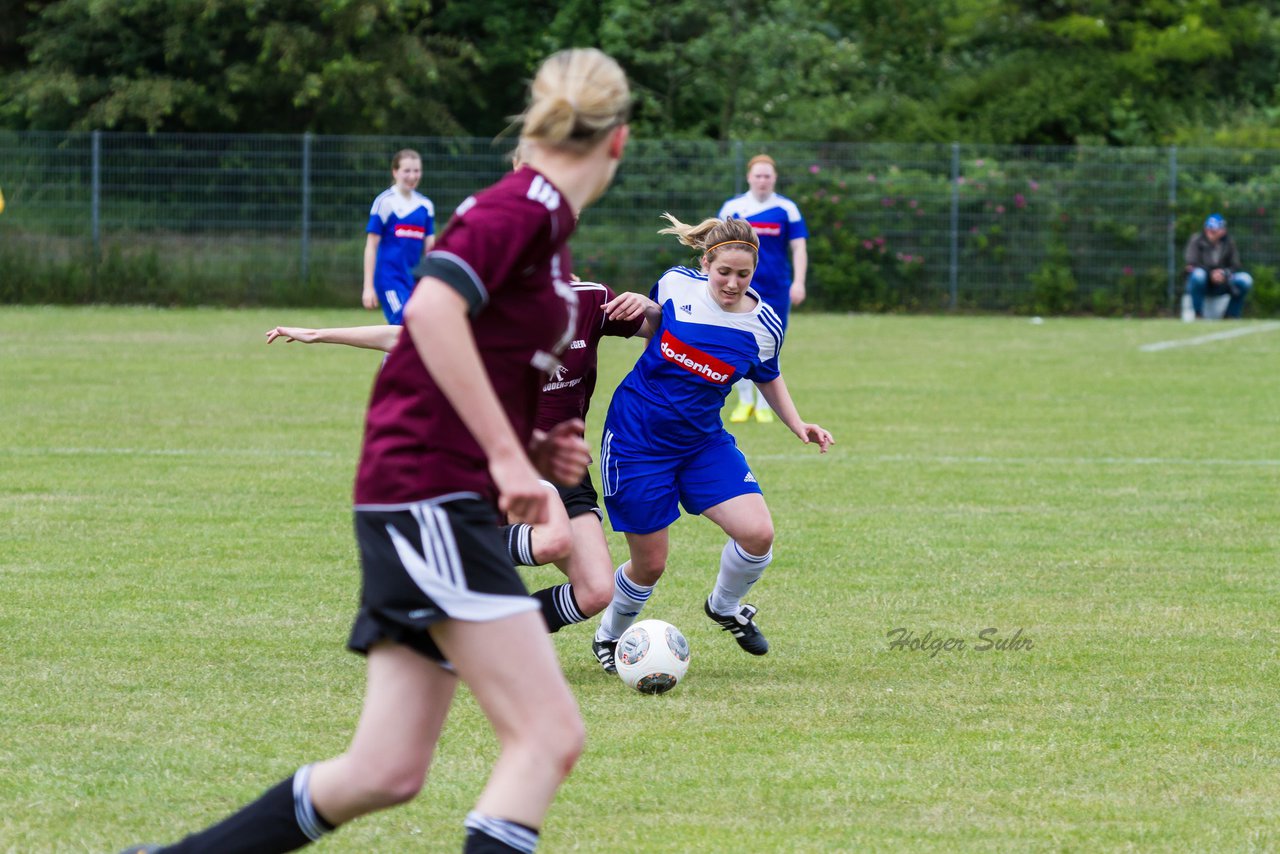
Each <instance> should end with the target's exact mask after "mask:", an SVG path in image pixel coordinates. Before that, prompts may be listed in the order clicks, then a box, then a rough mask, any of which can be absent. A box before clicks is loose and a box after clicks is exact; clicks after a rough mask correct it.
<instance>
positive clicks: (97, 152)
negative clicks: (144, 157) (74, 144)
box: [89, 130, 102, 293]
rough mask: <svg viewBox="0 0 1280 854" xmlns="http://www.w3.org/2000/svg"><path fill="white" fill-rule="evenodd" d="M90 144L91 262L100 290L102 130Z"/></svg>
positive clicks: (94, 135)
mask: <svg viewBox="0 0 1280 854" xmlns="http://www.w3.org/2000/svg"><path fill="white" fill-rule="evenodd" d="M90 139H91V140H92V142H91V144H90V148H89V150H90V152H91V154H90V169H91V172H90V179H89V232H90V237H91V239H92V240H93V257H92V258H91V259H90V262H89V270H90V277H91V278H92V279H93V290H94V292H95V293H97V290H98V259H99V257H100V256H101V254H102V230H101V214H102V131H100V130H95V131H94V132H93V134H92V135H91V137H90Z"/></svg>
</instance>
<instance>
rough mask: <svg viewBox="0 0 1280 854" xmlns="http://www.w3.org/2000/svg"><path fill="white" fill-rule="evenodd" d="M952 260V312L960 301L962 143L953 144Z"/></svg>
mask: <svg viewBox="0 0 1280 854" xmlns="http://www.w3.org/2000/svg"><path fill="white" fill-rule="evenodd" d="M950 238H951V260H950V264H949V267H950V269H949V270H948V278H949V283H950V292H951V310H952V311H955V310H956V306H957V305H958V304H959V300H960V284H959V282H960V143H958V142H953V143H951V234H950Z"/></svg>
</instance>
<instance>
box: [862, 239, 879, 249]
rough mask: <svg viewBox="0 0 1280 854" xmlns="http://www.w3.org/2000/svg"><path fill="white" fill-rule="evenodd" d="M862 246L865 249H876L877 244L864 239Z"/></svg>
mask: <svg viewBox="0 0 1280 854" xmlns="http://www.w3.org/2000/svg"><path fill="white" fill-rule="evenodd" d="M862 248H863V249H875V248H876V245H875V244H874V243H872V242H871V241H870V240H864V241H862Z"/></svg>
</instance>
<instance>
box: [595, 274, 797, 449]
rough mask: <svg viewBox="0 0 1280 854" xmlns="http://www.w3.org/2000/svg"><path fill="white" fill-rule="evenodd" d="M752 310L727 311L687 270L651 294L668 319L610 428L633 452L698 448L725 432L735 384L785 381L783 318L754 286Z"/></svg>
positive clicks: (618, 394) (628, 384)
mask: <svg viewBox="0 0 1280 854" xmlns="http://www.w3.org/2000/svg"><path fill="white" fill-rule="evenodd" d="M747 293H748V294H749V295H750V296H752V297H755V302H756V305H755V307H754V308H752V309H751V310H750V311H747V312H742V313H736V312H729V311H725V310H724V309H723V308H721V307H720V306H719V304H717V303H716V301H715V299H714V298H713V297H712V296H711V293H710V290H709V288H708V286H707V277H706V276H705V275H703V274H702V273H700V272H698V271H696V270H691V269H688V268H687V267H672V268H671V269H670V270H668V271H667V272H666V273H664V274H663V276H662V278H660V279H659V280H658V282H657V284H656V285H654V287H653V290H652V291H651V292H650V297H651V298H652V299H653V300H654V302H656V303H658V305H659V306H661V308H662V322H661V324H660V325H659V327H658V329H656V330H655V331H654V334H653V337H652V339H650V341H649V344H648V346H646V347H645V350H644V352H643V353H641V355H640V358H639V360H638V361H637V362H636V364H635V367H634V368H632V369H631V372H630V373H629V374H627V376H626V377H625V378H624V379H623V380H622V382H621V383H620V384H619V386H618V389H617V391H615V392H614V395H613V400H612V401H611V403H610V405H609V414H608V416H607V418H606V421H605V426H606V429H608V430H610V431H612V432H613V433H615V434H617V435H619V436H625V437H627V439H628V442H629V443H630V444H631V445H632V446H633V447H645V448H648V449H650V450H652V451H653V452H654V453H655V454H662V455H670V454H680V453H686V452H689V451H692V450H696V448H697V446H698V445H700V444H701V443H703V442H704V441H705V440H707V439H708V438H710V437H714V436H717V435H719V434H720V433H721V432H722V431H723V430H724V425H723V424H722V423H721V421H720V409H721V408H722V407H723V406H724V400H725V397H727V396H728V394H729V390H730V389H731V388H732V387H733V384H734V382H736V381H737V380H739V379H742V378H743V377H746V378H747V379H750V380H753V381H755V382H771V381H773V380H775V379H777V378H778V375H779V368H778V354H779V351H780V350H781V349H782V338H783V331H782V321H781V320H780V319H779V318H778V315H777V313H776V312H775V311H774V310H773V309H772V308H770V307H769V305H768V304H767V303H765V302H764V301H763V300H761V299H760V297H759V294H757V293H756V292H755V291H754V290H753V289H748V291H747Z"/></svg>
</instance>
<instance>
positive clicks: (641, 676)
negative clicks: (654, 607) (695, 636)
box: [613, 620, 689, 694]
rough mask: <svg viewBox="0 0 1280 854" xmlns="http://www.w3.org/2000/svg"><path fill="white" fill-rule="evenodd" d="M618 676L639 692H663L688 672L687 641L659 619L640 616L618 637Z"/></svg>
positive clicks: (616, 656) (677, 682)
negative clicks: (646, 618)
mask: <svg viewBox="0 0 1280 854" xmlns="http://www.w3.org/2000/svg"><path fill="white" fill-rule="evenodd" d="M613 661H614V664H615V665H616V666H617V668H618V676H619V677H620V678H621V679H622V681H623V682H624V683H626V684H627V685H629V686H631V687H632V688H635V689H636V690H637V691H639V692H640V693H641V694H665V693H667V692H668V691H670V690H671V689H672V688H674V687H676V685H677V684H679V682H680V680H681V679H684V675H685V674H686V673H688V672H689V642H688V641H687V640H685V638H684V635H682V634H681V633H680V630H679V629H677V628H676V627H675V626H673V625H671V624H670V623H666V622H663V621H662V620H641V621H640V622H638V623H634V624H632V626H631V628H629V629H627V630H626V631H625V632H623V633H622V637H620V638H618V648H617V650H616V651H615V652H614V655H613Z"/></svg>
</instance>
